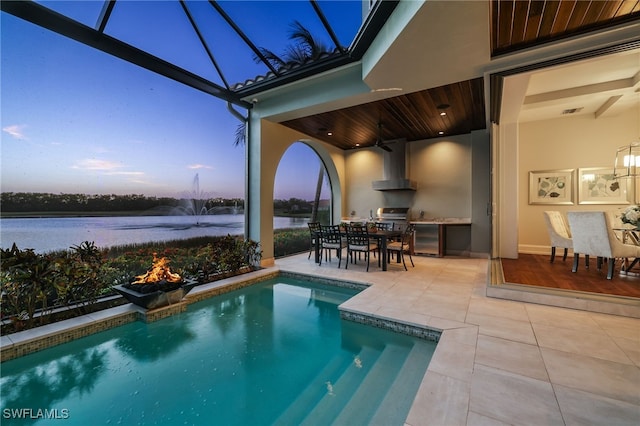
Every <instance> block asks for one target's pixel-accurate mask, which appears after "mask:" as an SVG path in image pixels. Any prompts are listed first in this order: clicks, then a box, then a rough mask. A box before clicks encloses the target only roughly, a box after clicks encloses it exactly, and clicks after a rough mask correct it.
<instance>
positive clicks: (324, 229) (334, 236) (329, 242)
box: [320, 225, 344, 268]
mask: <svg viewBox="0 0 640 426" xmlns="http://www.w3.org/2000/svg"><path fill="white" fill-rule="evenodd" d="M320 234H321V238H322V240H321V246H320V247H321V250H322V251H324V252H325V259H327V256H328V260H329V262H331V250H335V251H336V257H337V258H338V268H339V267H340V263H341V262H342V248H343V247H344V245H343V243H342V235H341V234H340V227H339V226H338V225H322V226H321V227H320ZM320 265H322V253H320Z"/></svg>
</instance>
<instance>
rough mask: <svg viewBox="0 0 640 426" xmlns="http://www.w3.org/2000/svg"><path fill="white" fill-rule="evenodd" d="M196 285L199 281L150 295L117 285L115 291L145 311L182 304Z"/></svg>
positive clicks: (190, 281) (150, 293) (187, 281)
mask: <svg viewBox="0 0 640 426" xmlns="http://www.w3.org/2000/svg"><path fill="white" fill-rule="evenodd" d="M196 284H198V282H197V281H192V280H185V281H183V283H182V284H181V285H180V286H179V287H178V288H176V289H173V290H169V291H162V290H156V291H152V292H149V293H141V292H139V291H136V290H133V289H131V288H130V287H131V286H129V287H125V286H123V285H115V286H113V289H114V290H115V291H117V292H118V293H120V294H121V295H122V296H123V297H124V298H125V299H127V300H128V301H129V302H131V303H133V304H135V305H138V306H140V307H143V308H145V309H155V308H161V307H163V306H167V305H171V304H173V303H178V302H180V301H181V300H182V298H183V297H184V296H186V295H187V293H189V292H190V291H191V289H192V288H193V287H195V286H196Z"/></svg>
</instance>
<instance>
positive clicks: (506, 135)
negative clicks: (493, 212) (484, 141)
mask: <svg viewBox="0 0 640 426" xmlns="http://www.w3.org/2000/svg"><path fill="white" fill-rule="evenodd" d="M498 146H499V148H498V159H497V160H498V164H497V167H498V170H497V171H498V179H497V182H496V183H497V184H498V185H499V187H498V199H497V200H496V201H497V213H498V227H499V229H498V256H499V257H503V258H507V259H517V258H518V124H517V123H505V124H500V130H499V132H498Z"/></svg>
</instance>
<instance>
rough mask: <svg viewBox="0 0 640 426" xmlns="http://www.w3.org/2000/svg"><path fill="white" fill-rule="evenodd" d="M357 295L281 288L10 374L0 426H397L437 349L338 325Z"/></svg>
mask: <svg viewBox="0 0 640 426" xmlns="http://www.w3.org/2000/svg"><path fill="white" fill-rule="evenodd" d="M355 293H356V291H355V290H349V289H343V288H339V287H334V286H325V285H320V284H314V283H305V282H300V281H297V280H293V279H289V278H283V277H279V278H276V279H273V280H269V281H266V282H263V283H260V284H257V285H253V286H251V287H248V288H245V289H242V290H238V291H234V292H231V293H227V294H225V295H221V296H218V297H215V298H211V299H208V300H205V301H203V302H199V303H196V304H193V305H190V306H189V309H188V311H187V312H185V313H183V314H180V315H177V316H174V317H170V318H167V319H164V320H161V321H158V322H154V323H150V324H145V323H143V322H134V323H131V324H127V325H124V326H121V327H118V328H115V329H111V330H108V331H105V332H102V333H98V334H94V335H92V336H88V337H85V338H83V339H79V340H76V341H73V342H70V343H66V344H64V345H60V346H56V347H53V348H50V349H47V350H44V351H41V352H37V353H34V354H31V355H28V356H24V357H21V358H18V359H15V360H12V361H8V362H5V363H3V364H2V377H1V379H0V384H1V389H0V391H1V396H2V398H1V402H0V407H1V411H0V413H1V415H2V420H1V422H2V423H3V424H37V423H42V424H44V423H46V424H52V423H53V424H65V425H71V424H82V425H87V424H92V425H95V424H110V425H115V424H126V425H136V424H140V425H179V424H187V425H190V424H203V425H263V424H264V425H267V424H281V425H297V424H310V425H319V424H329V423H335V424H350V425H352V424H366V423H377V424H385V425H392V424H397V425H402V424H403V422H404V420H405V418H406V416H407V414H408V410H409V408H410V406H411V403H412V401H413V397H414V395H415V393H416V391H417V389H418V386H419V384H420V382H421V380H422V377H423V375H424V372H425V371H426V368H427V365H428V363H429V360H430V359H431V355H432V354H433V350H434V349H435V342H429V341H425V340H421V339H417V338H412V337H409V336H405V335H401V334H397V333H392V332H390V331H386V330H382V329H378V328H374V327H370V326H366V325H362V324H359V323H355V322H351V321H345V320H342V319H340V314H339V311H338V309H337V306H338V305H339V304H340V303H342V302H344V301H345V300H347V299H348V298H350V297H352V296H353V295H354V294H355ZM19 417H22V418H21V419H20V418H19ZM24 417H27V418H26V419H25V418H24ZM46 417H49V419H47V418H46ZM52 418H53V419H58V420H51V419H52Z"/></svg>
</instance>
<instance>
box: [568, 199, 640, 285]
mask: <svg viewBox="0 0 640 426" xmlns="http://www.w3.org/2000/svg"><path fill="white" fill-rule="evenodd" d="M567 217H568V219H569V226H570V227H571V236H572V239H573V268H572V269H571V271H572V272H577V270H578V263H579V257H580V254H583V255H585V256H587V255H591V256H597V257H598V269H600V267H601V264H602V262H601V259H606V260H607V262H608V267H607V279H608V280H610V279H611V278H613V271H614V268H615V261H616V259H625V260H626V259H628V258H634V259H636V258H639V257H640V246H637V245H633V244H624V243H623V242H622V241H620V240H619V239H618V237H617V236H616V234H615V232H614V230H613V227H614V226H615V213H613V212H603V211H581V212H569V213H567Z"/></svg>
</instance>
